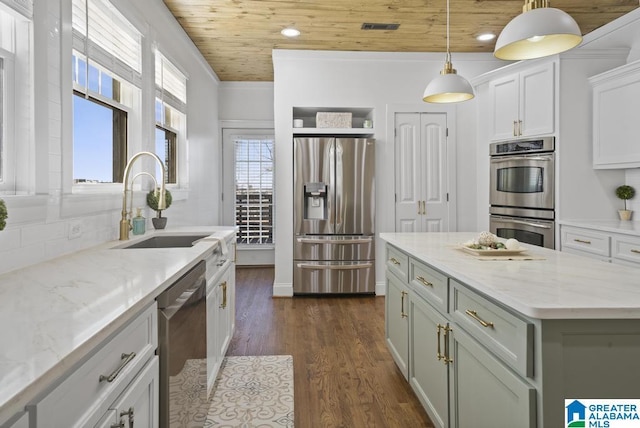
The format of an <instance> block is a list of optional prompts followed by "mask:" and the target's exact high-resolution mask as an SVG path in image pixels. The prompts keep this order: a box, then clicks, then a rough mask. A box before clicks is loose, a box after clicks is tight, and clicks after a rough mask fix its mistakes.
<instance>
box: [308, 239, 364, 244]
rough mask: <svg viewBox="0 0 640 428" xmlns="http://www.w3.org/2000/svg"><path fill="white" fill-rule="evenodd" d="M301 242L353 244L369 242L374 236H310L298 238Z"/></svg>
mask: <svg viewBox="0 0 640 428" xmlns="http://www.w3.org/2000/svg"><path fill="white" fill-rule="evenodd" d="M296 240H297V241H298V242H299V243H301V244H335V245H351V244H369V243H370V242H371V240H372V238H359V239H310V238H297V239H296Z"/></svg>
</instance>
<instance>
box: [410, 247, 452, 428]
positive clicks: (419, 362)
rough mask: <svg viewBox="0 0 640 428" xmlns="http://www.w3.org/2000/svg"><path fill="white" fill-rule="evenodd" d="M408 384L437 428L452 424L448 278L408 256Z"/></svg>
mask: <svg viewBox="0 0 640 428" xmlns="http://www.w3.org/2000/svg"><path fill="white" fill-rule="evenodd" d="M409 278H410V279H409V284H408V285H409V287H410V291H409V383H410V385H411V387H412V389H413V390H414V391H415V393H416V395H417V396H418V399H419V400H420V402H421V403H422V405H423V406H424V407H425V409H427V412H428V413H429V415H430V416H431V420H432V421H433V424H434V425H435V426H436V427H448V426H449V410H448V395H449V394H448V379H449V377H448V376H449V367H450V365H449V363H450V358H449V356H448V353H449V343H450V340H449V333H450V331H451V328H450V326H449V319H448V317H447V316H446V315H445V314H446V313H447V294H448V283H447V278H446V277H445V276H444V275H442V274H440V273H439V272H437V271H435V270H433V269H431V268H429V267H428V266H426V265H424V264H423V263H420V262H418V261H416V260H414V259H412V258H410V259H409Z"/></svg>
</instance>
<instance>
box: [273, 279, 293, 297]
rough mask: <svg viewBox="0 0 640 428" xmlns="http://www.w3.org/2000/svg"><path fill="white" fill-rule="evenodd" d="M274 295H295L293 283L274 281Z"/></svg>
mask: <svg viewBox="0 0 640 428" xmlns="http://www.w3.org/2000/svg"><path fill="white" fill-rule="evenodd" d="M273 297H293V284H292V283H284V284H276V283H275V282H274V283H273Z"/></svg>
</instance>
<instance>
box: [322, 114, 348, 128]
mask: <svg viewBox="0 0 640 428" xmlns="http://www.w3.org/2000/svg"><path fill="white" fill-rule="evenodd" d="M316 128H351V113H335V112H322V111H319V112H318V113H316Z"/></svg>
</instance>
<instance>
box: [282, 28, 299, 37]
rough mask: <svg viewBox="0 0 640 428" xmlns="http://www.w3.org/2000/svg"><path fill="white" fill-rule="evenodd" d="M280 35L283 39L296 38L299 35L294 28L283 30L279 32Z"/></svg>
mask: <svg viewBox="0 0 640 428" xmlns="http://www.w3.org/2000/svg"><path fill="white" fill-rule="evenodd" d="M280 34H282V35H283V36H285V37H298V36H299V35H300V31H298V30H296V29H295V28H285V29H284V30H282V31H280Z"/></svg>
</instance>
